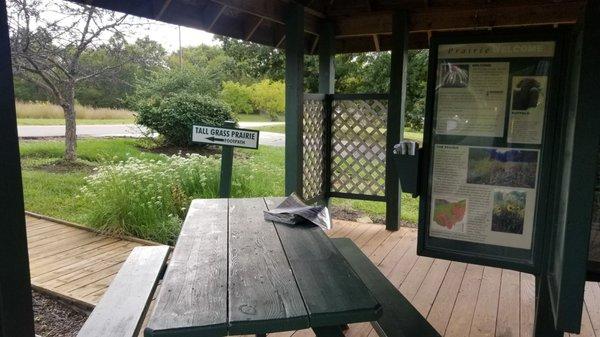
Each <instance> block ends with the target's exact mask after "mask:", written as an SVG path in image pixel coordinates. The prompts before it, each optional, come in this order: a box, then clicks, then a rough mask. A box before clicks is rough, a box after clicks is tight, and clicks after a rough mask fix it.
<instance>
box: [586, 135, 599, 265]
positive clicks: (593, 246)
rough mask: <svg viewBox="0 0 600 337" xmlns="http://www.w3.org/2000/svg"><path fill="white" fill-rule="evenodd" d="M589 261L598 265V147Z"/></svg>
mask: <svg viewBox="0 0 600 337" xmlns="http://www.w3.org/2000/svg"><path fill="white" fill-rule="evenodd" d="M589 260H590V261H594V262H598V263H600V146H598V168H597V169H596V185H595V188H594V210H593V213H592V232H591V235H590V253H589ZM599 272H600V271H599Z"/></svg>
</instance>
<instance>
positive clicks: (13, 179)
mask: <svg viewBox="0 0 600 337" xmlns="http://www.w3.org/2000/svg"><path fill="white" fill-rule="evenodd" d="M0 106H1V107H2V109H1V110H0V175H1V176H2V178H1V179H0V233H1V234H0V336H4V337H12V336H19V337H33V336H34V331H33V330H34V329H33V309H32V304H31V283H30V274H29V258H28V252H27V234H26V230H25V210H24V206H23V185H22V179H21V161H20V159H19V140H18V136H17V114H16V112H15V96H14V88H13V75H12V65H11V55H10V43H9V35H8V20H7V15H6V2H5V1H4V0H0Z"/></svg>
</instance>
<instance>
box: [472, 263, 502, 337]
mask: <svg viewBox="0 0 600 337" xmlns="http://www.w3.org/2000/svg"><path fill="white" fill-rule="evenodd" d="M501 278H502V269H498V268H493V267H485V268H484V269H483V279H482V280H481V287H480V288H479V295H478V296H477V304H476V305H475V313H474V314H473V324H472V326H471V333H470V336H471V337H493V336H495V333H496V318H497V316H498V299H499V296H500V282H501Z"/></svg>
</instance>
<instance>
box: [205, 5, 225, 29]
mask: <svg viewBox="0 0 600 337" xmlns="http://www.w3.org/2000/svg"><path fill="white" fill-rule="evenodd" d="M225 9H227V6H221V9H219V11H218V12H217V14H216V15H215V16H214V17H213V19H212V20H211V21H210V24H209V25H208V26H207V27H206V30H209V31H210V30H212V29H213V27H214V26H215V24H216V23H217V21H219V18H220V17H221V15H223V12H224V11H225Z"/></svg>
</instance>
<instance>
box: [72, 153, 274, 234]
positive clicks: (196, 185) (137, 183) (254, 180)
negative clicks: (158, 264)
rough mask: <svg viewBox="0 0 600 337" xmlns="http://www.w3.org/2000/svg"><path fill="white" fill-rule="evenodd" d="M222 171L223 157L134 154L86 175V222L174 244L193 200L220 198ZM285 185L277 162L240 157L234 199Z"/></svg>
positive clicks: (266, 193) (83, 192) (113, 231)
mask: <svg viewBox="0 0 600 337" xmlns="http://www.w3.org/2000/svg"><path fill="white" fill-rule="evenodd" d="M259 152H260V150H259ZM267 152H268V151H267ZM266 155H269V153H266ZM276 159H277V161H278V162H279V160H280V159H281V158H276ZM274 160H275V159H274ZM267 172H268V174H267ZM219 174H220V160H219V159H218V158H212V157H204V156H200V155H197V154H192V155H186V156H178V155H175V156H171V157H168V156H166V155H162V156H161V157H160V158H159V159H142V158H135V157H130V158H128V159H126V160H124V161H119V162H117V163H114V164H111V165H107V166H102V167H100V168H99V169H97V171H96V172H95V174H93V175H92V176H90V177H88V178H86V185H85V186H84V187H83V188H82V189H81V193H80V195H79V198H82V201H83V204H84V205H88V206H87V207H86V208H85V209H84V221H85V222H86V223H88V224H89V225H90V226H92V227H94V228H97V229H100V230H102V231H104V232H107V233H111V234H117V235H132V236H136V237H140V238H144V239H148V240H153V241H157V242H161V243H165V244H170V243H173V242H174V239H175V238H176V236H177V234H178V233H179V229H180V227H181V223H182V220H183V218H184V217H185V214H186V213H187V208H188V207H189V204H190V201H191V200H192V199H194V198H216V197H217V196H218V186H219ZM281 186H283V168H282V167H281V165H277V164H276V162H275V161H273V162H271V161H269V160H264V159H263V160H254V159H242V158H240V159H239V160H236V162H235V164H234V175H233V181H232V195H233V196H234V197H258V196H269V195H281V194H282V193H283V191H280V190H279V187H281Z"/></svg>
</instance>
